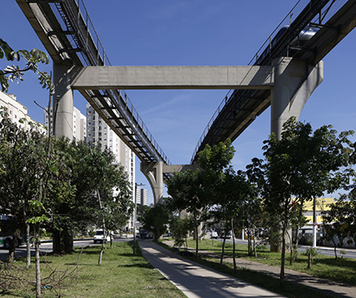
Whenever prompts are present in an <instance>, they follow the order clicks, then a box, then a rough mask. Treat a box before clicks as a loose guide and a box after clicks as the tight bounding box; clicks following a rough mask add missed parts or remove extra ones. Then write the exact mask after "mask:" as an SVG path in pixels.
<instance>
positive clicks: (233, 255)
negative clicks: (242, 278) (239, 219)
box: [231, 219, 237, 274]
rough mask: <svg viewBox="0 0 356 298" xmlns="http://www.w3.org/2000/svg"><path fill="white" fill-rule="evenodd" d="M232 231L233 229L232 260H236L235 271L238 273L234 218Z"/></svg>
mask: <svg viewBox="0 0 356 298" xmlns="http://www.w3.org/2000/svg"><path fill="white" fill-rule="evenodd" d="M231 231H232V260H233V262H234V273H235V274H236V273H237V267H236V245H235V233H234V220H233V219H231Z"/></svg>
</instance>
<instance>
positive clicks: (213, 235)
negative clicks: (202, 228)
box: [210, 231, 219, 239]
mask: <svg viewBox="0 0 356 298" xmlns="http://www.w3.org/2000/svg"><path fill="white" fill-rule="evenodd" d="M218 237H219V235H218V233H217V232H215V231H212V232H211V236H210V238H211V239H218Z"/></svg>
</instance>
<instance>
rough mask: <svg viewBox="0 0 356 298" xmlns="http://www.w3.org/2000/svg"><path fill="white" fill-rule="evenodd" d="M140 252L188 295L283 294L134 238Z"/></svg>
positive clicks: (214, 296) (192, 296)
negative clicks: (136, 240)
mask: <svg viewBox="0 0 356 298" xmlns="http://www.w3.org/2000/svg"><path fill="white" fill-rule="evenodd" d="M138 243H139V245H140V248H141V251H142V254H143V256H144V257H145V258H146V259H147V260H148V261H149V262H150V263H151V264H152V266H154V267H155V268H157V269H158V270H159V271H160V272H161V273H162V275H163V276H164V277H166V278H167V279H168V280H169V281H171V282H172V283H173V284H174V285H175V286H176V287H177V288H178V289H179V290H181V291H182V292H183V293H184V294H185V295H186V296H187V297H189V298H198V297H203V298H210V297H211V298H219V297H283V296H281V295H279V294H275V293H273V292H270V291H268V290H265V289H263V288H260V287H258V286H254V285H251V284H249V283H247V282H244V281H241V280H239V279H237V278H234V277H231V276H229V275H225V274H223V273H219V272H217V271H215V270H212V269H209V268H206V267H204V266H201V265H199V264H197V263H195V262H192V261H190V260H187V259H185V258H183V257H181V256H180V255H177V254H175V253H173V252H171V251H169V250H167V249H164V248H162V247H161V246H159V245H157V244H155V243H153V242H152V241H149V240H145V241H139V242H138Z"/></svg>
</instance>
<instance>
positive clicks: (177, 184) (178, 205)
mask: <svg viewBox="0 0 356 298" xmlns="http://www.w3.org/2000/svg"><path fill="white" fill-rule="evenodd" d="M168 194H169V195H170V196H171V199H170V202H169V205H168V206H169V208H170V210H171V211H173V212H174V211H178V212H182V211H185V212H187V213H188V214H191V215H192V216H193V220H194V237H195V240H196V255H195V257H196V258H198V245H199V244H198V242H199V237H198V227H199V225H200V223H201V222H202V221H204V220H205V219H206V214H207V211H208V209H209V206H210V201H209V196H208V194H207V191H206V184H205V180H204V175H203V172H202V171H200V170H196V171H191V170H187V171H182V172H179V173H174V175H173V176H172V177H171V179H170V181H169V182H168Z"/></svg>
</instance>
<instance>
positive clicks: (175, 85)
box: [72, 66, 274, 90]
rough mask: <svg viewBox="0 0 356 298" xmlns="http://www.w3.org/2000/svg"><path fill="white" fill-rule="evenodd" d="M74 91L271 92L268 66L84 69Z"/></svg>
mask: <svg viewBox="0 0 356 298" xmlns="http://www.w3.org/2000/svg"><path fill="white" fill-rule="evenodd" d="M76 73H77V76H76V78H75V80H74V82H73V84H72V88H74V89H78V90H80V89H91V90H98V89H126V90H127V89H271V88H272V87H273V86H274V68H273V67H271V66H87V67H82V68H79V69H77V71H76Z"/></svg>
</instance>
